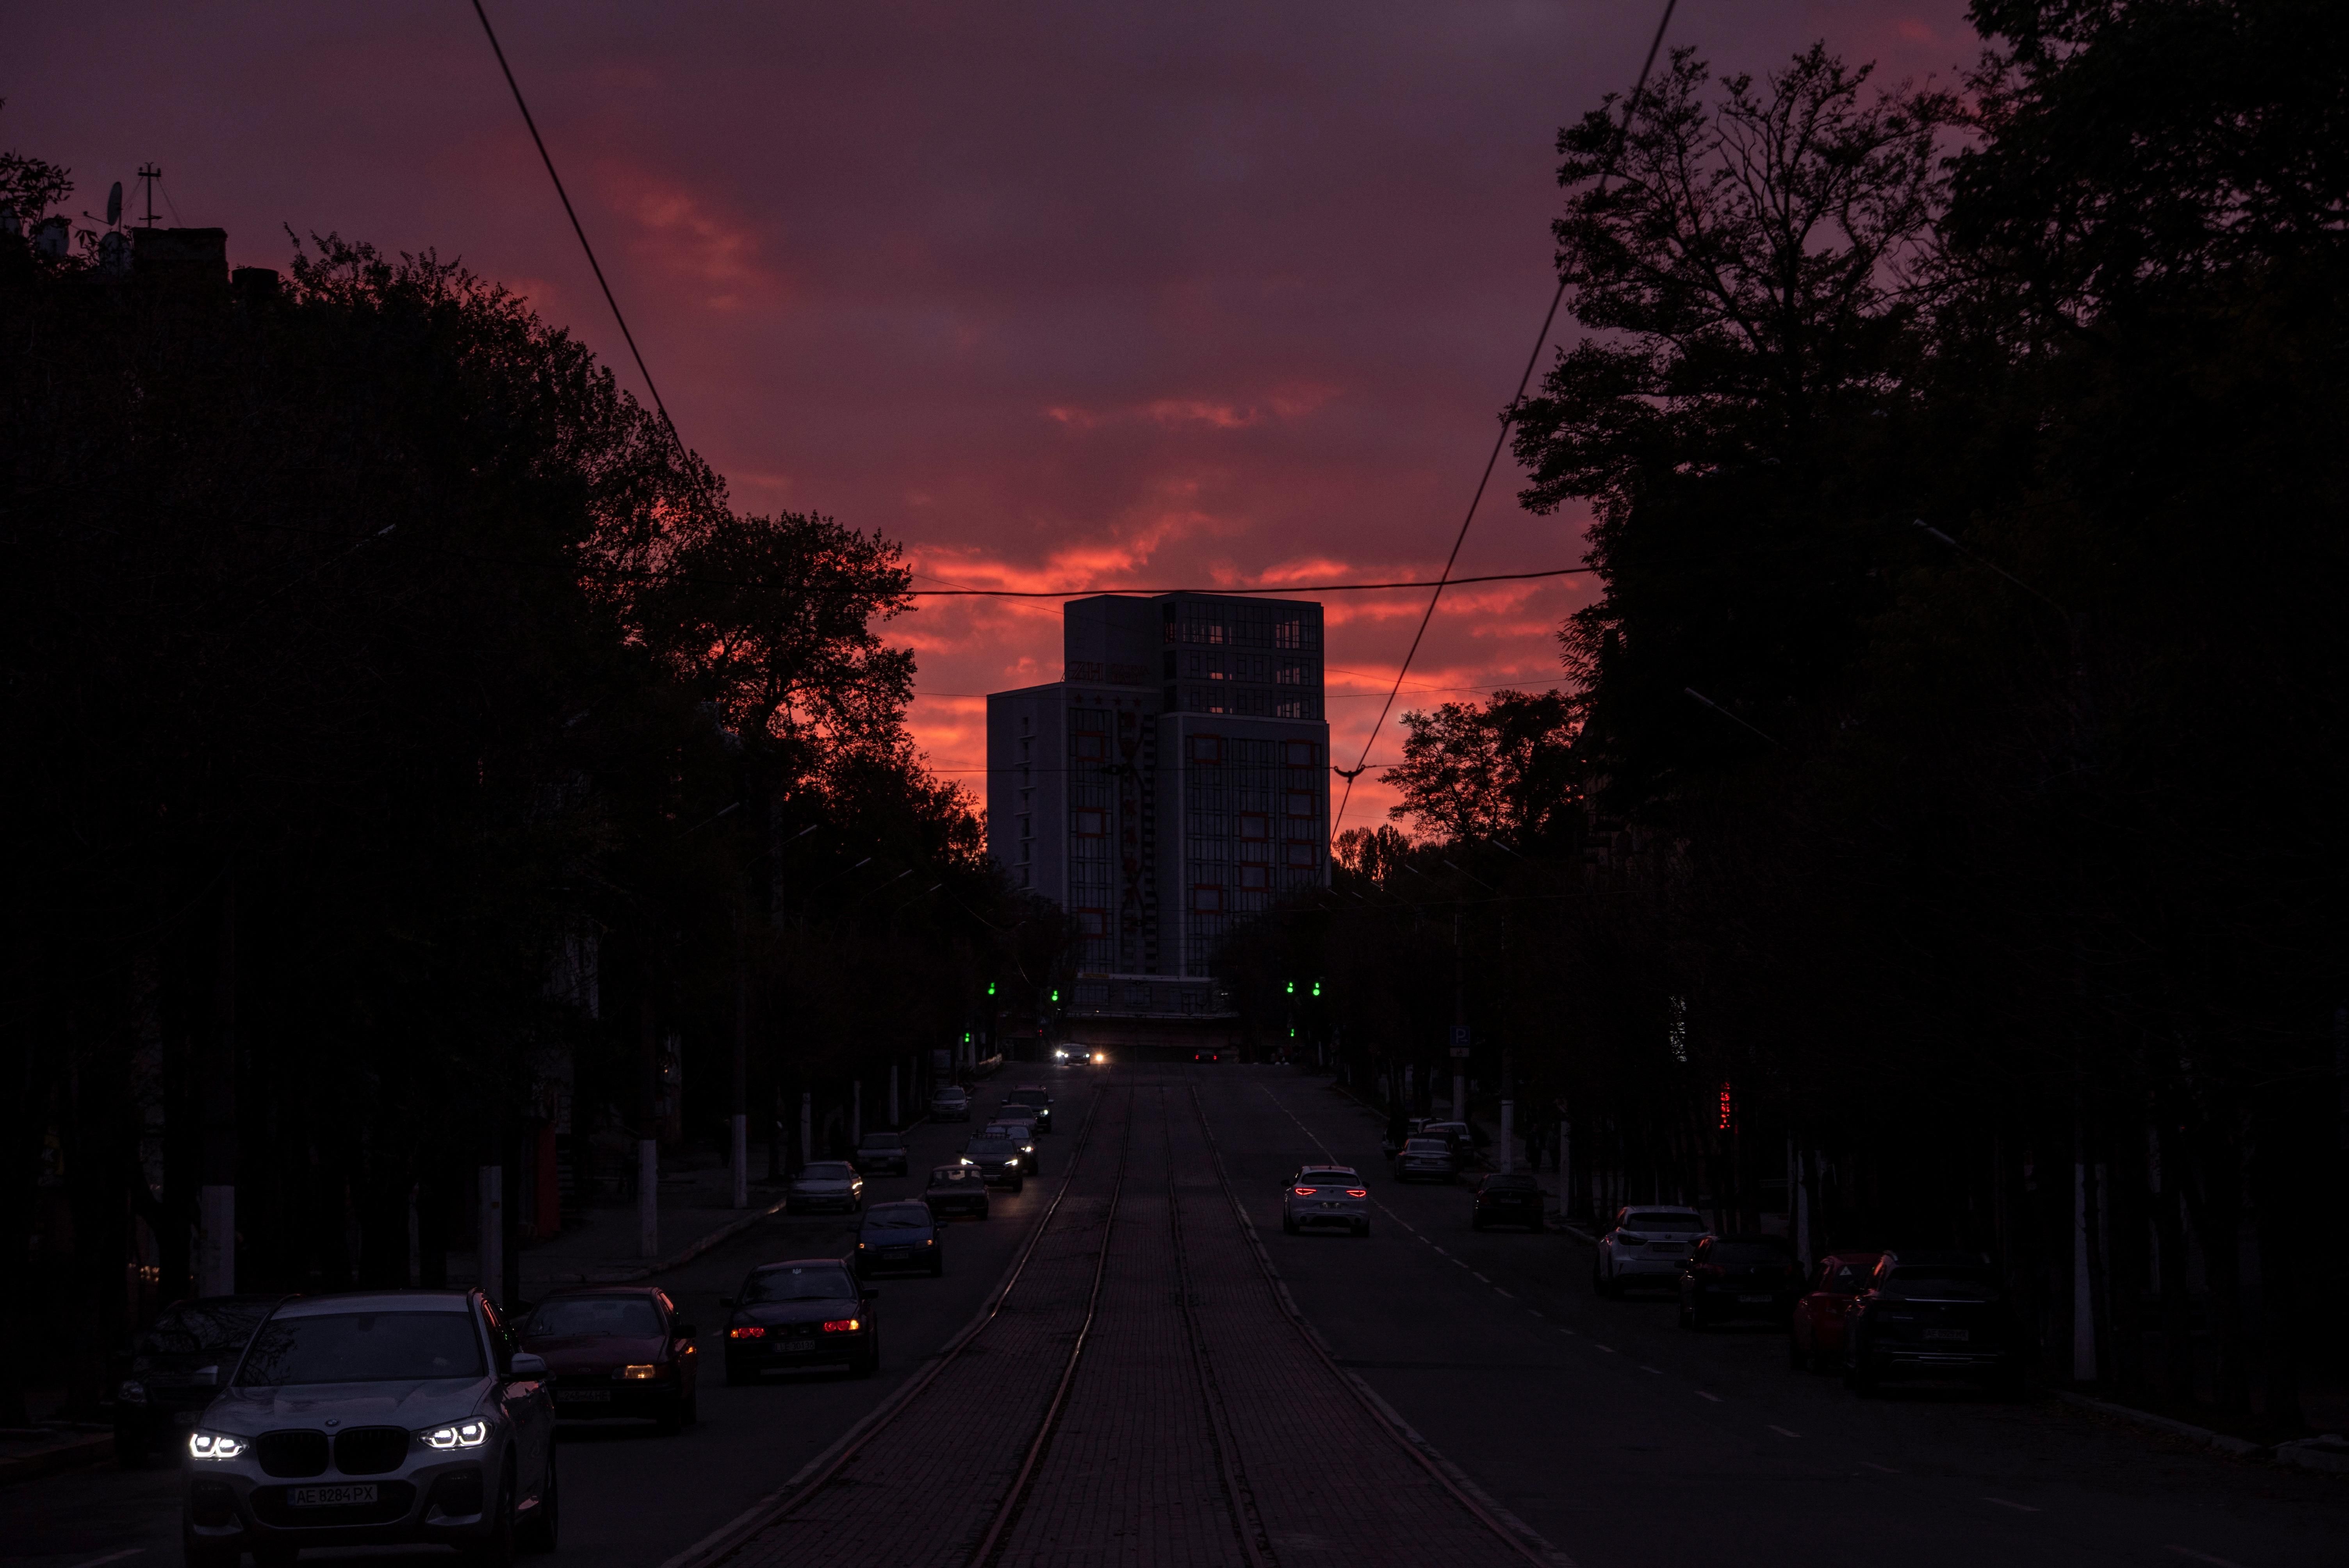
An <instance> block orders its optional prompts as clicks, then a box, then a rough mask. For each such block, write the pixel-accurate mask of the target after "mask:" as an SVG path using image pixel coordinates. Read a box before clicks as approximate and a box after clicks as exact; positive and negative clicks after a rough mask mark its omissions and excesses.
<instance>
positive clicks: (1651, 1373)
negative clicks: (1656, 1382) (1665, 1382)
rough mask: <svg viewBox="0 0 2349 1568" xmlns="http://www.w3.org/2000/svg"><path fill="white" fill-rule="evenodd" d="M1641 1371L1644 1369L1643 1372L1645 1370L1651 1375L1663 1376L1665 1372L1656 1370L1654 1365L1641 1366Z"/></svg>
mask: <svg viewBox="0 0 2349 1568" xmlns="http://www.w3.org/2000/svg"><path fill="white" fill-rule="evenodd" d="M1640 1371H1642V1372H1645V1373H1646V1374H1647V1375H1648V1376H1649V1377H1662V1376H1663V1374H1662V1373H1661V1372H1659V1371H1657V1370H1656V1369H1655V1368H1654V1367H1640Z"/></svg>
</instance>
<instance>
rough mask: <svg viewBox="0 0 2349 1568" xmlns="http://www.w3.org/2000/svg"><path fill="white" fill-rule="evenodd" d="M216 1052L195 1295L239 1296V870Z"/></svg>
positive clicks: (223, 939) (215, 999)
mask: <svg viewBox="0 0 2349 1568" xmlns="http://www.w3.org/2000/svg"><path fill="white" fill-rule="evenodd" d="M216 962H217V969H216V971H215V974H214V976H213V989H212V1031H211V1035H210V1038H209V1041H208V1043H209V1044H210V1045H211V1047H212V1049H211V1051H210V1053H209V1055H210V1057H211V1058H212V1059H211V1060H210V1062H208V1063H207V1064H206V1068H205V1072H204V1078H203V1108H204V1109H203V1159H202V1168H203V1169H202V1180H201V1181H200V1183H199V1189H198V1191H197V1194H196V1238H197V1239H196V1294H197V1295H235V1294H236V1153H237V1150H236V1056H237V1051H236V865H235V862H234V861H231V862H230V863H229V866H228V869H227V871H226V872H223V873H222V878H221V911H220V944H219V952H218V954H217V957H216Z"/></svg>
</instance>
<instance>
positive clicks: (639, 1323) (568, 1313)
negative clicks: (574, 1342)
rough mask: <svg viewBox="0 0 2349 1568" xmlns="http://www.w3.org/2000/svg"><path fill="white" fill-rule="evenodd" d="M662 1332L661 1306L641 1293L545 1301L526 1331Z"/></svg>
mask: <svg viewBox="0 0 2349 1568" xmlns="http://www.w3.org/2000/svg"><path fill="white" fill-rule="evenodd" d="M660 1331H661V1323H660V1309H659V1308H657V1307H656V1306H654V1305H653V1304H652V1302H651V1301H650V1300H649V1299H648V1298H647V1297H645V1296H641V1295H570V1296H558V1297H556V1298H555V1299H554V1300H553V1301H549V1302H542V1303H541V1304H540V1305H539V1308H538V1310H537V1311H536V1312H534V1313H532V1314H531V1315H530V1324H529V1326H527V1327H525V1328H524V1329H523V1333H524V1334H526V1335H529V1336H532V1337H533V1338H540V1337H543V1338H550V1339H551V1338H554V1337H557V1336H562V1335H569V1334H605V1335H611V1336H615V1337H616V1338H626V1339H651V1338H655V1337H657V1336H658V1335H659V1334H660Z"/></svg>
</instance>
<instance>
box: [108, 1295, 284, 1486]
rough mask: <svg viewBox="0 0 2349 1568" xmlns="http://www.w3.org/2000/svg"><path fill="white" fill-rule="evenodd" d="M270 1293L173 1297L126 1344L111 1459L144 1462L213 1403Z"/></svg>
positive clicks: (272, 1300)
mask: <svg viewBox="0 0 2349 1568" xmlns="http://www.w3.org/2000/svg"><path fill="white" fill-rule="evenodd" d="M284 1299H285V1298H284V1297H282V1296H275V1295H204V1296H198V1297H196V1298H194V1299H193V1300H191V1301H181V1302H175V1303H173V1304H172V1305H170V1306H167V1307H165V1308H164V1309H163V1311H162V1313H161V1315H159V1316H158V1317H157V1318H156V1319H155V1321H154V1323H153V1324H151V1325H150V1326H148V1328H147V1329H146V1330H145V1331H144V1332H143V1333H141V1334H140V1336H139V1337H138V1338H137V1339H136V1340H134V1341H133V1342H132V1343H131V1346H130V1366H129V1376H128V1377H125V1378H124V1379H123V1380H122V1383H121V1385H120V1386H119V1387H117V1388H116V1389H115V1391H114V1458H115V1460H116V1462H117V1463H119V1464H120V1465H122V1466H123V1468H125V1469H126V1470H127V1469H129V1468H131V1467H133V1466H136V1465H140V1464H144V1463H145V1462H146V1461H147V1456H148V1455H149V1454H150V1453H152V1452H154V1450H155V1449H157V1448H158V1447H170V1446H173V1445H174V1443H175V1441H176V1439H178V1437H179V1435H180V1434H181V1431H183V1430H184V1429H186V1428H188V1427H189V1426H191V1425H192V1424H193V1422H194V1420H195V1417H196V1412H198V1411H199V1410H202V1408H204V1407H205V1406H206V1405H209V1404H211V1403H212V1398H213V1397H214V1396H215V1395H217V1394H218V1393H219V1392H220V1391H221V1388H222V1385H223V1384H224V1383H225V1382H226V1380H227V1377H228V1374H229V1373H230V1372H231V1371H233V1370H234V1369H235V1367H236V1358H237V1357H239V1356H241V1355H243V1353H244V1346H245V1342H246V1341H247V1340H249V1339H251V1338H252V1337H253V1331H254V1329H256V1328H258V1327H260V1326H261V1322H262V1319H264V1318H265V1317H267V1316H268V1315H269V1314H270V1310H271V1309H272V1308H273V1307H274V1306H276V1305H277V1304H278V1303H279V1302H280V1301H282V1300H284Z"/></svg>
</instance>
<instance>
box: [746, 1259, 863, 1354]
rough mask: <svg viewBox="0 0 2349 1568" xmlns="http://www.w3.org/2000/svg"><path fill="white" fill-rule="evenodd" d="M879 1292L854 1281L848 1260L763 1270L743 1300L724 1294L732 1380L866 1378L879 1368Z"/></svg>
mask: <svg viewBox="0 0 2349 1568" xmlns="http://www.w3.org/2000/svg"><path fill="white" fill-rule="evenodd" d="M880 1295H881V1293H880V1292H879V1291H876V1290H871V1289H867V1288H866V1287H864V1286H863V1285H861V1284H858V1283H857V1282H856V1280H855V1279H854V1277H853V1271H852V1270H851V1269H850V1267H849V1264H848V1260H846V1259H845V1258H800V1259H796V1260H794V1261H792V1262H790V1263H779V1264H761V1265H760V1266H759V1267H757V1268H754V1269H752V1270H751V1271H750V1277H749V1278H747V1279H745V1280H744V1281H743V1282H742V1291H741V1294H740V1295H729V1296H720V1297H719V1301H718V1305H720V1306H722V1307H725V1308H726V1309H727V1310H728V1312H729V1313H730V1316H728V1318H727V1319H726V1381H727V1382H729V1383H755V1382H758V1381H760V1380H761V1378H763V1377H765V1376H766V1374H768V1373H770V1372H796V1371H800V1370H802V1368H805V1367H847V1368H848V1369H849V1371H851V1372H853V1373H854V1374H855V1375H856V1376H858V1377H871V1376H872V1375H873V1374H874V1373H875V1372H877V1371H879V1370H880V1369H881V1325H880V1323H879V1321H878V1320H877V1318H876V1317H875V1315H874V1305H873V1304H874V1302H875V1301H876V1300H878V1299H879V1298H880Z"/></svg>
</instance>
